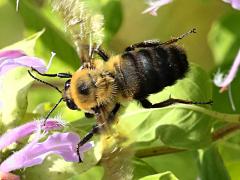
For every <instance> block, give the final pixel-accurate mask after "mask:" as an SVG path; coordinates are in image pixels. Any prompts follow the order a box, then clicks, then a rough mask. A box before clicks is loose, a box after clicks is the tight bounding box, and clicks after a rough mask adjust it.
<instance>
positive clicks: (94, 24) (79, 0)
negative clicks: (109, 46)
mask: <svg viewBox="0 0 240 180" xmlns="http://www.w3.org/2000/svg"><path fill="white" fill-rule="evenodd" d="M52 5H53V9H54V10H55V11H57V12H59V13H60V15H61V16H62V18H63V20H64V24H65V28H66V30H67V31H69V32H70V34H71V36H72V40H73V43H74V45H75V47H76V50H77V53H78V55H79V57H80V59H81V61H82V63H83V62H90V60H91V59H92V57H91V56H92V52H93V48H98V47H99V46H100V45H101V44H102V41H103V21H104V18H103V15H102V14H100V13H97V11H95V10H93V9H91V8H90V5H89V3H88V1H87V0H53V1H52ZM94 11H95V12H94Z"/></svg>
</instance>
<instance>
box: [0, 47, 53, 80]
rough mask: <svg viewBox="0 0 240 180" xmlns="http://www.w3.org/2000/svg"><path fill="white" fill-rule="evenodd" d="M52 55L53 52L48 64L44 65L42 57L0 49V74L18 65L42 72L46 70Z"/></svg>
mask: <svg viewBox="0 0 240 180" xmlns="http://www.w3.org/2000/svg"><path fill="white" fill-rule="evenodd" d="M54 55H55V54H52V57H51V59H50V61H49V65H48V66H46V64H45V62H44V61H43V60H42V59H39V58H36V57H32V56H27V55H26V54H24V53H23V52H22V51H19V50H7V51H0V76H1V75H4V74H5V73H6V72H7V71H9V70H11V69H14V68H16V67H19V66H23V67H33V68H35V69H37V70H38V71H39V72H42V73H44V72H46V71H47V70H48V68H49V66H50V64H51V61H52V58H53V56H54Z"/></svg>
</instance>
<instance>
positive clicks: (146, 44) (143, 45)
mask: <svg viewBox="0 0 240 180" xmlns="http://www.w3.org/2000/svg"><path fill="white" fill-rule="evenodd" d="M160 44H161V42H160V41H158V40H147V41H143V42H139V43H136V44H132V45H130V46H128V47H127V48H126V49H125V50H124V51H133V50H134V49H136V48H147V47H156V46H159V45H160Z"/></svg>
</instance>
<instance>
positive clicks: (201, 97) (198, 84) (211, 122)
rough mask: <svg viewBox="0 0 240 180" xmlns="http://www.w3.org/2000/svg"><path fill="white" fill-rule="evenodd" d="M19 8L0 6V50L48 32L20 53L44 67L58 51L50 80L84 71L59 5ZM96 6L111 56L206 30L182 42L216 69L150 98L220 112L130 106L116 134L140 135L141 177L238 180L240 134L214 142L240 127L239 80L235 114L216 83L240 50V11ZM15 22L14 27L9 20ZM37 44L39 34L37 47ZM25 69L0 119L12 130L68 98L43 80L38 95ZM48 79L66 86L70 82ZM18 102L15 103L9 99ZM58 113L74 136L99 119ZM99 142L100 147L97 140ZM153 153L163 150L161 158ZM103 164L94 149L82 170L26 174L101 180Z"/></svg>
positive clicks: (195, 71) (206, 0)
mask: <svg viewBox="0 0 240 180" xmlns="http://www.w3.org/2000/svg"><path fill="white" fill-rule="evenodd" d="M15 3H16V1H15V0H9V1H7V0H3V1H1V3H0V20H1V23H2V28H1V29H0V39H1V41H0V46H1V47H4V46H6V45H8V44H10V43H13V42H15V41H17V40H20V39H23V37H26V36H29V35H30V34H33V33H36V32H39V31H41V30H43V29H45V32H44V33H43V34H42V35H41V36H40V37H39V34H40V33H39V34H36V35H35V36H33V37H32V38H29V39H26V40H24V41H21V42H20V43H19V44H18V47H20V49H23V50H24V51H25V52H27V53H28V54H31V55H33V54H35V55H36V56H38V57H41V58H44V59H45V60H46V59H49V57H50V52H51V51H54V52H56V53H57V57H56V59H55V60H54V62H53V66H52V68H51V70H50V73H51V72H74V71H75V70H76V69H77V68H79V66H80V61H79V58H78V57H77V53H76V51H75V50H74V48H73V46H72V43H71V40H70V38H69V34H68V33H67V32H64V26H63V23H62V20H61V19H60V18H59V17H58V16H57V14H56V13H54V12H52V10H51V6H50V2H49V1H46V0H40V1H39V0H34V1H30V0H23V1H21V0H20V5H19V11H18V12H17V13H16V12H15V10H14V9H15ZM91 4H92V5H93V6H97V8H99V9H101V11H102V13H103V15H104V17H105V27H106V28H105V43H104V46H105V47H106V49H107V50H108V51H110V52H111V51H114V52H116V51H120V49H123V48H124V47H126V46H127V45H129V44H131V43H133V42H139V41H142V40H146V39H156V38H160V39H161V40H162V41H164V40H167V39H169V37H171V36H177V35H180V34H182V33H184V32H186V31H187V30H189V29H191V28H192V27H196V28H197V32H198V33H197V34H196V35H193V36H190V37H188V38H186V39H183V41H181V42H179V44H180V45H182V44H184V48H185V49H186V50H187V52H188V55H189V59H190V61H191V62H196V63H198V64H200V65H201V67H203V68H204V69H206V70H207V71H210V72H209V73H207V72H206V71H204V70H202V68H201V67H199V66H197V65H195V64H192V65H191V71H190V72H189V73H188V75H187V77H186V78H185V79H184V80H181V81H179V82H178V83H177V84H176V85H175V86H172V87H167V88H165V89H164V91H162V92H160V93H157V94H155V95H151V96H150V97H149V99H150V100H151V102H153V103H156V102H159V101H161V100H166V99H167V98H168V97H169V96H170V95H171V97H173V98H181V99H187V100H193V101H208V100H211V99H213V101H214V104H213V106H212V107H211V106H208V105H204V106H194V105H174V106H170V107H166V108H161V109H143V108H141V107H139V105H137V104H136V103H135V102H133V103H130V104H126V105H125V104H124V106H125V109H124V110H122V111H123V112H122V116H121V117H120V120H119V123H118V124H117V125H116V127H115V128H116V129H117V130H119V131H120V132H121V133H124V134H127V135H128V136H129V137H131V138H130V141H132V145H133V147H134V150H135V151H136V154H138V152H141V157H134V158H133V166H134V171H133V179H142V180H145V179H146V180H147V179H169V180H175V179H184V180H192V179H197V178H199V177H200V178H201V179H204V180H205V179H233V180H235V179H236V180H237V179H238V178H239V176H240V174H239V171H238V167H239V165H240V158H239V152H240V146H239V142H240V139H239V134H236V135H235V136H233V137H231V138H228V139H226V140H223V141H221V142H219V143H216V145H212V144H213V142H212V141H213V140H212V131H213V129H214V128H215V130H216V128H219V127H225V126H226V125H228V123H229V122H235V123H238V122H239V116H240V115H239V113H240V99H239V98H240V97H239V96H238V93H237V92H238V91H239V88H240V86H239V83H238V82H239V80H240V74H239V73H238V74H237V77H236V79H235V80H234V82H233V84H232V85H231V88H232V94H233V99H234V102H235V104H236V108H237V110H236V112H233V110H232V109H231V106H230V104H229V97H228V94H227V93H223V94H220V93H219V88H217V87H215V86H214V85H213V84H212V80H211V79H212V76H213V74H214V73H215V72H216V71H217V69H218V68H221V70H222V71H224V72H226V73H227V72H228V70H229V67H230V65H231V64H232V62H233V59H234V58H235V56H236V53H237V51H238V50H239V47H240V25H239V23H238V22H240V13H239V11H234V10H232V9H231V7H230V6H229V5H227V4H224V3H223V2H222V1H220V0H196V1H188V2H186V1H184V0H175V1H174V2H173V3H171V4H169V5H167V6H164V7H162V8H161V9H160V10H159V11H158V16H157V17H151V16H150V15H147V14H144V15H142V14H141V12H142V11H143V10H144V8H146V5H144V1H143V0H142V1H141V2H140V1H139V0H133V1H131V2H129V1H127V0H122V1H120V0H101V1H97V0H92V1H91ZM203 12H204V13H203ZM7 15H8V16H9V22H8V21H6V19H4V18H6V17H7ZM176 27H177V28H176ZM34 37H39V38H38V39H37V42H36V38H34ZM35 43H36V46H35V48H34V44H35ZM29 44H30V48H29ZM208 45H209V47H210V48H209V47H208ZM15 47H16V46H15V45H14V46H12V47H9V48H15ZM26 47H27V48H26ZM33 48H34V49H33ZM24 71H25V69H23V68H20V69H18V70H17V71H12V72H10V73H9V74H8V75H7V77H6V78H7V80H6V83H5V84H4V91H3V92H1V93H2V95H3V96H5V98H6V102H7V103H8V106H7V108H8V109H7V110H6V109H5V110H4V113H7V112H9V113H8V114H7V115H4V114H3V113H1V121H2V122H1V125H2V124H4V125H5V126H6V127H7V128H10V127H13V126H16V125H17V124H21V123H23V122H24V121H26V120H31V119H34V118H38V117H39V116H44V114H46V113H47V112H48V111H49V109H51V108H52V105H53V104H54V102H55V101H57V99H59V98H60V96H61V95H59V94H57V93H55V92H54V90H51V91H52V92H51V93H50V90H48V87H45V86H43V85H42V84H39V83H34V84H33V86H32V88H31V89H30V90H29V87H30V85H31V84H32V80H31V79H30V78H29V77H27V75H26V73H25V72H24ZM16 77H17V78H16ZM46 80H47V81H50V82H52V83H54V84H56V85H57V86H59V87H61V88H63V83H64V82H63V81H60V80H58V79H54V80H52V79H47V78H46ZM13 85H14V86H13ZM20 90H21V91H20ZM48 91H49V93H46V92H48ZM19 93H21V96H19ZM27 95H28V99H27ZM9 97H10V98H11V99H7V98H9ZM1 99H2V98H1ZM26 108H27V109H26ZM211 108H212V109H213V110H212V109H211ZM16 112H17V113H16ZM233 113H237V114H236V115H233ZM58 114H60V115H62V116H63V118H64V119H65V120H67V121H68V122H69V126H68V127H66V131H67V130H72V131H76V132H78V133H80V134H81V135H84V134H85V133H86V132H87V131H88V130H89V129H90V128H91V126H92V125H93V124H94V119H91V120H86V118H84V115H83V113H82V112H73V111H70V110H68V109H67V108H66V106H65V104H62V105H60V106H59V107H58V110H57V111H56V112H55V115H58ZM126 127H128V128H127V129H126ZM126 131H127V132H126ZM2 132H3V130H2V129H1V133H2ZM94 140H95V141H97V140H98V137H95V138H94ZM214 144H215V143H214ZM165 147H170V148H177V149H180V150H183V151H184V152H181V153H171V154H168V155H161V153H159V152H161V150H163V149H164V148H165ZM154 148H158V149H160V151H154V150H155V149H154ZM149 153H150V154H151V156H150V157H149V156H148V155H149ZM163 154H164V153H163ZM97 158H98V157H95V154H94V152H89V154H87V157H86V162H85V163H83V164H76V163H75V164H74V163H66V162H64V161H63V160H61V159H59V158H58V157H54V156H51V157H49V158H48V159H47V160H46V161H45V162H44V164H43V165H40V166H35V167H31V168H27V169H25V170H24V171H22V172H21V171H20V172H18V173H19V174H21V175H22V179H24V178H25V179H36V178H38V179H45V178H46V177H48V178H50V179H72V180H77V179H102V177H103V174H104V170H103V168H102V167H100V166H98V165H95V164H96V159H97Z"/></svg>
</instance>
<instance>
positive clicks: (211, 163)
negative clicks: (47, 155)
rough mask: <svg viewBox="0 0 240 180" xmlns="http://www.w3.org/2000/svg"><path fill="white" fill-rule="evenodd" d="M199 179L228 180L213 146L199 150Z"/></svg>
mask: <svg viewBox="0 0 240 180" xmlns="http://www.w3.org/2000/svg"><path fill="white" fill-rule="evenodd" d="M199 168H200V177H201V179H204V180H212V179H218V180H228V179H229V180H230V176H229V174H228V172H227V170H226V168H225V165H224V163H223V160H222V158H221V155H220V153H219V151H218V148H217V147H216V146H215V145H213V146H210V147H209V148H207V149H205V150H199Z"/></svg>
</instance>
